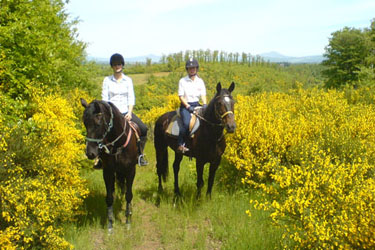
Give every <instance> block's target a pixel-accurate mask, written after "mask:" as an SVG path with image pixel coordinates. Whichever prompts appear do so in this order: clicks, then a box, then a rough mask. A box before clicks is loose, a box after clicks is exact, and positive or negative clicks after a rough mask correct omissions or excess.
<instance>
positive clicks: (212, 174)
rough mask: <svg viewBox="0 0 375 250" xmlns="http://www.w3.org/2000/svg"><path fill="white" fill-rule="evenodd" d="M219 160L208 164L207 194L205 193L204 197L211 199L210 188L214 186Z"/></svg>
mask: <svg viewBox="0 0 375 250" xmlns="http://www.w3.org/2000/svg"><path fill="white" fill-rule="evenodd" d="M220 160H221V158H220V159H219V160H217V161H215V162H211V163H210V172H209V174H208V187H207V193H206V195H207V196H208V197H209V198H211V191H212V187H213V185H214V180H215V173H216V170H217V169H218V167H219V164H220Z"/></svg>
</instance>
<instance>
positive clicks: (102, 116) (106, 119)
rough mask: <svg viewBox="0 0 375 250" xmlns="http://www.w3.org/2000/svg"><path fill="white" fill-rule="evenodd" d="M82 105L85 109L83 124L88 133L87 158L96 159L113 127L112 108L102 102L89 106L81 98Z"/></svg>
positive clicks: (92, 103) (95, 102)
mask: <svg viewBox="0 0 375 250" xmlns="http://www.w3.org/2000/svg"><path fill="white" fill-rule="evenodd" d="M81 104H82V106H83V107H84V108H85V111H84V112H83V123H84V125H85V127H86V133H87V136H86V155H87V158H89V159H94V158H95V157H97V156H98V155H99V151H100V149H101V148H102V146H103V145H104V140H105V137H106V135H107V133H108V132H109V131H110V130H111V129H112V127H113V113H112V109H111V108H110V106H109V105H108V104H106V103H105V102H102V101H98V100H94V101H92V102H91V103H90V104H87V102H86V100H84V99H82V98H81ZM107 106H109V107H107Z"/></svg>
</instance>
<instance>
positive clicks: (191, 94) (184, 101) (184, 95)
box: [177, 58, 207, 153]
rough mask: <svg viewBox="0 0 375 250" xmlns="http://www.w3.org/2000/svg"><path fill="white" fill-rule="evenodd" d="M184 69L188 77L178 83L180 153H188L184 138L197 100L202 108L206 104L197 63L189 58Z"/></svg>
mask: <svg viewBox="0 0 375 250" xmlns="http://www.w3.org/2000/svg"><path fill="white" fill-rule="evenodd" d="M185 69H186V71H187V73H188V75H187V76H186V77H183V78H181V79H180V81H179V83H178V96H179V98H180V101H181V106H180V115H181V119H182V124H183V126H182V127H181V128H180V133H179V135H178V139H177V143H178V148H177V150H178V151H180V152H182V153H185V152H187V151H189V149H188V148H187V147H186V146H185V143H184V137H185V136H187V135H188V133H189V123H190V119H191V113H193V112H194V108H195V107H197V106H200V104H199V99H202V102H203V106H206V102H207V100H206V86H205V85H204V82H203V80H202V79H201V78H200V77H198V75H197V73H198V70H199V64H198V61H197V60H195V59H193V58H190V59H189V60H188V61H187V62H186V65H185Z"/></svg>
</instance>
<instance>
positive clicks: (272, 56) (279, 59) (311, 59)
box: [87, 51, 324, 63]
mask: <svg viewBox="0 0 375 250" xmlns="http://www.w3.org/2000/svg"><path fill="white" fill-rule="evenodd" d="M259 56H261V57H262V58H263V59H264V60H265V61H269V62H275V63H283V62H284V63H321V62H322V61H323V60H324V56H322V55H313V56H303V57H292V56H285V55H282V54H280V53H278V52H276V51H272V52H267V53H262V54H260V55H259ZM147 58H150V59H151V62H153V63H157V62H159V61H160V59H161V56H157V55H153V54H149V55H146V56H137V57H125V62H126V63H137V62H138V63H146V60H147ZM87 59H88V60H89V61H95V62H97V63H108V61H109V58H100V57H92V56H89V57H88V58H87Z"/></svg>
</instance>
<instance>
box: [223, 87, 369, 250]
mask: <svg viewBox="0 0 375 250" xmlns="http://www.w3.org/2000/svg"><path fill="white" fill-rule="evenodd" d="M237 101H238V103H237V104H236V122H237V130H236V133H235V134H234V135H231V136H228V148H227V149H226V152H225V157H226V158H227V160H228V161H229V162H231V163H232V164H233V165H234V166H235V167H236V168H237V169H238V170H240V171H241V172H242V173H244V175H245V177H244V178H243V183H245V184H246V185H248V186H250V187H253V188H256V189H259V190H261V191H262V192H261V193H262V198H261V199H260V200H252V201H250V202H251V203H252V205H253V206H254V207H255V208H257V209H264V210H268V211H270V212H271V218H272V220H273V222H274V223H275V224H276V225H278V226H281V227H283V228H284V229H285V231H284V232H285V233H284V237H287V238H289V239H292V240H294V241H295V242H296V243H297V245H296V248H323V249H372V248H374V247H375V237H374V235H375V216H374V214H375V179H374V159H375V158H374V156H375V154H374V153H375V151H374V150H375V134H374V132H373V131H375V107H374V105H373V104H364V103H360V102H358V103H355V104H348V101H347V99H346V97H345V93H344V92H340V91H335V90H331V91H324V90H318V89H312V90H302V89H297V90H293V91H289V92H288V93H260V94H256V95H252V96H237ZM248 213H250V212H249V211H248ZM285 247H287V246H285Z"/></svg>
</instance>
